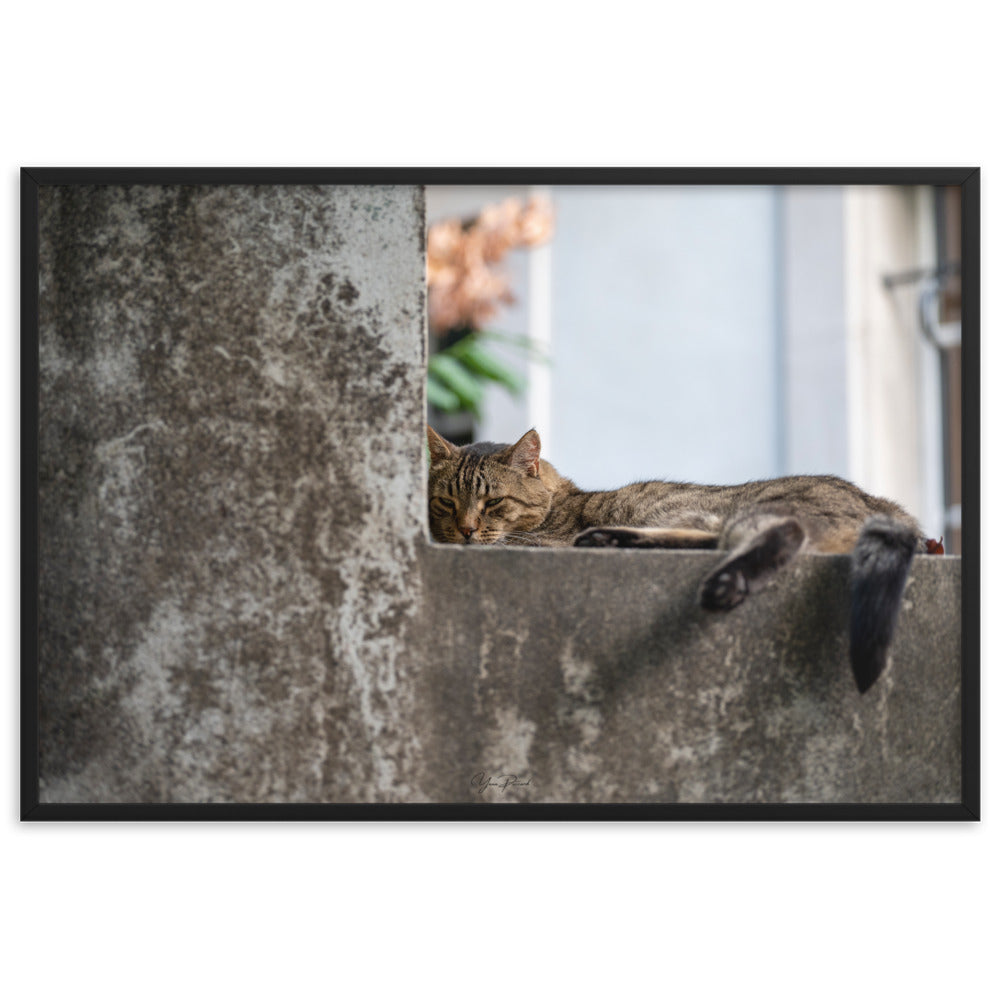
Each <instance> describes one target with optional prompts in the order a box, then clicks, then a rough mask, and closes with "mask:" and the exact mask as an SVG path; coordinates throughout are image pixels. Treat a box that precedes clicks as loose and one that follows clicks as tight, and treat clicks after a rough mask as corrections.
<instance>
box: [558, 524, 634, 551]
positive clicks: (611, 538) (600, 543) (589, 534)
mask: <svg viewBox="0 0 1000 1000" xmlns="http://www.w3.org/2000/svg"><path fill="white" fill-rule="evenodd" d="M641 537H642V536H641V535H640V534H639V532H638V531H632V530H631V529H630V528H587V530H586V531H581V532H580V534H579V535H577V536H576V538H574V539H573V544H574V545H576V546H579V547H580V548H584V549H630V548H635V546H636V545H637V544H638V543H639V540H640V538H641Z"/></svg>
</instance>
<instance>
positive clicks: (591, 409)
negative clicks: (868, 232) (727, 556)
mask: <svg viewBox="0 0 1000 1000" xmlns="http://www.w3.org/2000/svg"><path fill="white" fill-rule="evenodd" d="M552 193H553V196H554V201H555V207H556V213H557V215H556V234H555V240H554V244H553V251H552V337H553V345H552V347H553V367H552V373H551V377H552V402H553V413H552V434H551V438H552V439H551V440H550V441H547V442H543V454H546V455H547V456H548V457H550V458H551V459H552V461H553V462H554V463H555V464H556V466H557V467H558V468H559V469H560V471H562V472H564V473H565V474H566V475H569V476H571V477H572V478H573V479H575V480H576V482H577V483H578V485H580V486H581V487H583V488H587V489H597V488H605V487H613V486H619V485H622V484H624V483H626V482H631V481H634V480H636V479H647V478H667V479H681V480H692V481H700V482H740V481H744V480H747V479H757V478H763V477H767V476H773V475H779V474H781V473H782V472H783V471H784V470H783V469H782V467H781V465H782V458H781V449H782V436H781V419H780V416H779V415H780V414H781V413H782V411H783V406H784V404H783V394H782V391H781V389H782V387H781V386H780V384H779V370H780V365H779V357H780V350H781V348H780V343H779V329H780V305H779V299H780V290H779V282H778V268H779V254H778V252H777V251H778V246H777V243H778V232H777V230H778V224H779V214H778V199H779V197H780V195H779V192H778V190H777V189H775V188H767V187H747V188H719V187H706V188H692V187H682V188H650V187H631V188H581V187H557V188H554V189H553V190H552Z"/></svg>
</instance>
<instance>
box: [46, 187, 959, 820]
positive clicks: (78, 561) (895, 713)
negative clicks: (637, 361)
mask: <svg viewBox="0 0 1000 1000" xmlns="http://www.w3.org/2000/svg"><path fill="white" fill-rule="evenodd" d="M423 240H424V221H423V200H422V193H421V192H420V190H419V189H417V188H407V187H391V188H382V187H358V188H337V187H302V188H299V187H287V188H243V187H237V186H219V187H212V186H208V187H198V188H179V187H168V188H159V187H139V188H134V187H133V188H115V187H101V188H83V187H73V188H56V187H53V188H43V189H42V191H41V193H40V247H41V260H40V264H41V268H40V295H41V317H40V318H41V329H40V344H39V355H40V368H41V385H40V399H41V426H40V439H39V440H40V454H39V461H40V486H39V517H40V541H39V559H40V621H39V637H40V643H39V647H40V658H39V690H40V694H39V697H40V703H39V761H40V782H41V784H40V795H41V801H42V802H47V803H64V802H65V803H71V802H128V803H136V802H157V803H159V802H246V803H273V802H449V803H451V802H480V801H482V802H486V801H495V802H518V801H531V802H576V803H586V802H882V803H895V802H927V803H930V802H934V803H946V802H957V801H959V795H960V754H959V745H960V696H959V693H960V600H961V595H960V584H959V580H960V561H959V560H957V559H950V558H942V557H934V558H929V557H919V558H918V559H917V560H916V564H915V567H914V570H913V573H912V577H911V580H910V583H909V586H908V590H907V595H906V603H905V606H904V610H903V615H902V621H901V624H900V629H899V635H898V638H897V642H896V645H895V650H894V654H893V662H892V664H891V666H890V668H889V670H888V672H887V674H886V676H885V677H884V678H883V679H882V680H880V681H879V683H878V684H877V686H876V687H875V688H874V689H873V690H872V691H871V692H870V693H869V694H867V695H866V696H865V697H863V698H862V697H860V696H859V695H858V694H857V692H856V691H855V689H854V686H853V683H852V681H851V678H850V672H849V669H848V666H847V652H846V637H845V618H846V592H847V591H846V574H847V567H846V560H844V559H843V558H838V557H819V556H816V557H811V558H806V559H803V560H802V561H801V562H800V563H799V564H798V565H797V566H796V567H795V568H794V569H793V570H792V571H791V572H789V573H788V574H787V575H786V578H785V579H784V580H782V581H780V582H779V583H777V584H775V585H774V586H773V587H772V588H770V589H768V590H766V591H765V592H763V593H761V594H759V595H757V596H755V597H754V598H753V599H752V600H751V601H748V602H747V603H746V604H745V605H743V606H741V607H739V608H737V609H736V610H735V611H733V612H731V613H729V614H728V615H713V614H708V613H706V612H703V611H701V610H700V609H699V608H698V607H697V606H696V604H695V600H694V594H695V590H696V587H697V584H698V582H699V581H700V580H701V578H702V577H703V576H704V575H705V574H706V572H707V571H708V568H709V567H710V566H711V565H712V564H713V562H714V561H715V559H716V556H714V555H713V554H710V553H667V552H598V551H574V550H565V551H541V550H536V551H532V550H521V551H515V550H496V551H491V550H469V551H466V550H459V549H455V548H448V547H439V546H434V545H432V544H430V543H429V541H428V540H427V537H426V527H425V498H424V490H425V468H424V460H425V459H424V432H423V414H424V388H423V386H424V377H425V376H424V353H425V344H424V336H425V333H424V322H425V321H424V260H423ZM566 471H567V472H569V473H571V472H572V470H571V469H568V470H566ZM503 775H516V776H517V783H516V784H515V783H512V782H509V781H508V783H507V784H506V787H505V786H504V782H505V781H506V780H507V779H504V778H502V776H503ZM490 779H496V780H495V781H494V783H492V784H491V783H490Z"/></svg>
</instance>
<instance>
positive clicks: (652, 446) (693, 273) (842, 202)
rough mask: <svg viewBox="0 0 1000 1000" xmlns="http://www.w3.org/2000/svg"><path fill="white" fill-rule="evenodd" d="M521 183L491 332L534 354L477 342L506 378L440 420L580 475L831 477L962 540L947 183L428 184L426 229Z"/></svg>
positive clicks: (592, 481)
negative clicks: (529, 447) (530, 218)
mask: <svg viewBox="0 0 1000 1000" xmlns="http://www.w3.org/2000/svg"><path fill="white" fill-rule="evenodd" d="M532 197H536V198H539V197H540V198H543V199H547V200H548V201H549V202H550V203H551V205H552V206H553V209H554V229H553V231H552V235H551V239H549V240H548V241H547V242H545V243H544V244H543V245H541V246H536V247H534V248H532V249H524V250H514V251H513V252H511V253H510V254H509V255H508V256H507V257H506V258H505V259H504V260H503V263H502V269H503V270H504V272H505V273H506V274H507V276H508V277H509V280H510V285H511V289H512V291H513V295H514V300H515V301H514V302H513V303H511V304H509V305H507V306H506V307H505V308H503V309H502V310H501V311H500V312H499V313H498V314H497V315H496V316H495V317H494V318H493V319H492V320H491V321H490V322H489V323H488V324H487V325H488V328H489V329H490V330H493V331H498V332H505V333H508V334H512V335H527V336H528V337H530V338H531V339H532V340H533V341H534V342H535V343H536V344H537V345H538V347H539V348H540V350H541V352H543V353H544V354H546V355H547V358H548V360H547V361H539V360H532V359H531V358H529V357H528V355H527V354H526V353H525V352H524V351H523V350H520V349H518V348H516V347H515V346H512V345H510V344H505V343H503V342H502V341H498V342H496V343H495V344H493V345H491V350H495V351H496V353H497V354H498V355H499V356H501V357H502V358H503V360H504V361H505V363H506V364H507V365H509V366H510V367H511V369H513V370H515V371H517V372H518V373H519V374H520V376H521V377H522V378H523V382H524V389H523V391H522V392H521V393H520V394H512V393H511V392H509V391H508V390H507V389H505V388H504V387H502V386H501V385H498V384H495V385H490V386H489V388H488V389H487V391H486V393H485V396H484V397H483V401H482V405H481V406H480V407H479V414H478V416H477V417H476V418H475V419H473V418H472V417H470V416H469V415H468V414H462V413H459V414H445V413H442V412H440V411H436V410H432V413H431V422H432V423H433V424H434V425H435V426H436V427H437V428H438V429H439V430H440V431H441V433H443V434H444V435H445V436H446V437H447V436H449V435H450V436H451V438H452V440H461V439H463V435H465V436H469V437H474V438H475V439H477V440H493V441H513V440H516V439H517V438H518V437H519V436H520V435H521V434H523V433H524V431H526V430H527V429H528V428H529V427H535V428H537V429H538V431H539V433H540V435H541V438H542V449H543V452H542V453H543V456H545V457H547V458H548V459H549V460H550V461H552V463H553V464H554V465H555V466H556V467H557V468H558V469H559V470H560V471H561V472H563V473H564V474H565V475H567V476H569V477H571V478H572V479H574V480H575V481H576V482H577V484H578V485H580V486H581V487H583V488H585V489H601V488H610V487H615V486H620V485H624V484H625V483H628V482H633V481H635V480H639V479H674V480H690V481H697V482H705V483H735V482H742V481H745V480H749V479H762V478H768V477H773V476H780V475H786V474H793V473H835V474H837V475H840V476H844V477H845V478H847V479H850V480H852V481H854V482H856V483H857V484H858V485H860V486H862V487H863V488H864V489H866V490H869V491H870V492H872V493H875V494H879V495H883V496H888V497H891V498H893V499H895V500H898V501H899V502H901V503H902V504H903V505H904V506H906V507H907V508H908V509H910V510H911V511H913V512H914V513H915V514H916V515H917V516H918V517H919V518H920V519H921V521H922V523H923V525H924V528H925V530H926V531H927V533H928V535H932V536H933V537H935V538H938V537H941V536H945V549H946V551H947V552H949V553H953V554H955V553H959V552H960V551H961V547H960V546H961V542H960V527H961V495H960V492H959V485H960V479H959V471H960V461H961V426H960V419H959V413H960V399H961V385H960V381H959V357H960V351H961V346H960V344H961V325H960V320H961V317H960V311H959V308H960V288H959V286H958V268H959V263H960V260H959V248H960V230H959V211H960V192H959V189H957V188H930V187H919V188H918V187H893V186H878V187H832V186H831V187H798V186H796V187H765V186H746V187H679V186H678V187H669V186H666V187H640V186H632V187H583V186H565V187H549V188H527V187H472V186H463V187H429V188H428V189H427V215H428V222H429V223H430V224H434V223H435V222H439V221H441V220H445V219H456V218H457V219H466V220H468V219H470V218H473V217H475V216H476V215H477V214H478V213H480V212H481V210H482V209H483V208H484V207H485V206H487V205H495V204H499V203H502V202H504V201H505V200H507V199H511V198H517V199H520V200H522V201H524V202H527V201H528V200H529V199H530V198H532ZM431 341H432V343H431V350H432V351H434V350H435V348H436V347H440V345H441V338H440V337H435V336H432V338H431ZM463 421H464V423H463Z"/></svg>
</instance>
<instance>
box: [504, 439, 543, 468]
mask: <svg viewBox="0 0 1000 1000" xmlns="http://www.w3.org/2000/svg"><path fill="white" fill-rule="evenodd" d="M541 450H542V442H541V439H540V438H539V437H538V431H536V430H535V429H534V428H532V429H531V430H530V431H528V433H527V434H525V435H524V437H522V438H521V440H520V441H518V442H517V444H512V445H511V446H510V447H509V448H508V449H507V450H506V451H505V452H504V453H503V461H504V462H505V464H507V465H509V466H510V467H511V468H512V469H517V470H518V471H519V472H524V473H526V474H527V475H529V476H534V477H535V478H536V479H537V478H538V456H539V455H540V454H541Z"/></svg>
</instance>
